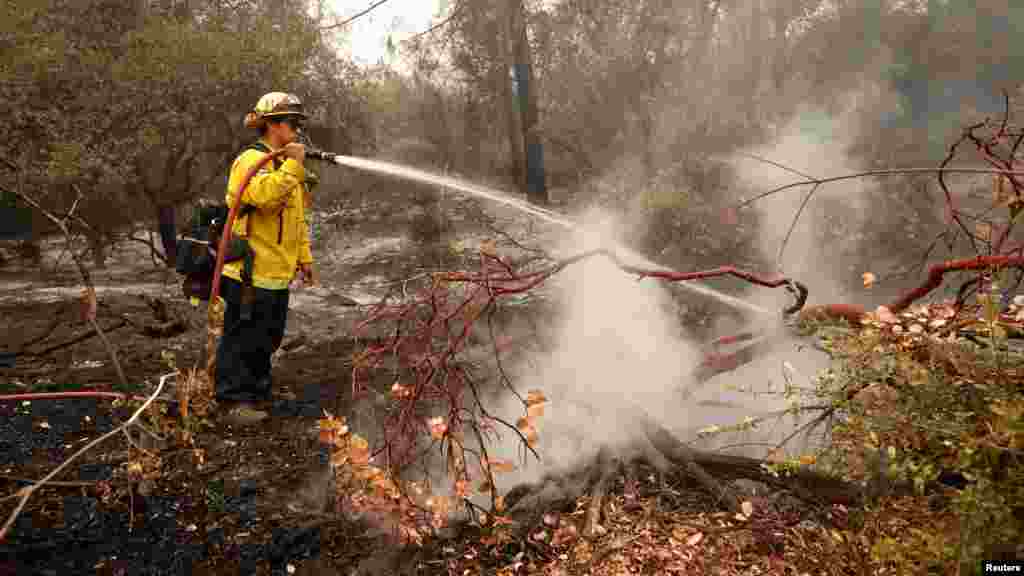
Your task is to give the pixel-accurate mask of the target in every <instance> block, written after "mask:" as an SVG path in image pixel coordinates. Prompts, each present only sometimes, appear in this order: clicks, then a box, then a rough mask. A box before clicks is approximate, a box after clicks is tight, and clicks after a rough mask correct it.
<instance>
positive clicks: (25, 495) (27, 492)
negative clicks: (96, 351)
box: [0, 372, 177, 542]
mask: <svg viewBox="0 0 1024 576" xmlns="http://www.w3.org/2000/svg"><path fill="white" fill-rule="evenodd" d="M173 376H177V372H175V373H173V374H166V375H164V376H161V377H160V383H159V384H158V385H157V387H156V390H155V391H154V392H153V394H151V395H150V396H149V398H148V399H147V400H146V402H145V403H143V404H142V406H140V407H139V408H138V410H136V411H135V413H134V414H132V416H131V418H129V419H128V420H127V421H125V422H124V423H123V424H121V425H120V426H118V427H117V428H115V429H113V430H111V431H110V432H107V433H106V434H104V435H103V436H100V437H99V438H96V439H95V440H93V441H92V442H89V443H88V444H86V445H85V446H83V447H82V448H80V449H79V450H78V451H77V452H75V453H74V454H72V455H71V457H69V458H68V459H67V460H65V461H64V462H63V463H61V465H60V466H58V467H56V468H54V469H53V471H51V472H50V473H49V474H47V475H46V476H45V477H43V478H42V479H41V480H39V481H38V482H36V483H35V484H32V485H31V486H26V487H24V488H22V489H21V490H19V491H18V492H19V493H20V494H21V500H20V501H19V502H18V505H17V507H15V509H14V511H12V512H11V514H10V516H8V517H7V521H6V522H5V523H4V526H3V528H2V529H0V542H3V541H4V539H5V538H6V537H7V533H8V531H9V530H10V529H11V526H13V525H14V521H15V520H16V519H17V518H18V515H19V514H21V511H22V510H23V509H24V508H25V504H26V503H27V502H28V499H29V498H31V497H32V494H33V493H35V491H36V490H38V489H39V488H41V487H43V486H44V485H46V483H47V482H49V481H50V480H52V479H53V477H55V476H56V475H58V474H60V473H61V471H62V470H64V469H65V468H67V466H68V465H69V464H71V463H72V462H74V461H75V459H77V458H78V457H79V456H81V455H82V454H84V453H86V452H87V451H89V450H90V449H92V448H93V447H95V446H97V445H99V444H101V443H102V442H104V441H105V440H107V439H109V438H111V437H113V436H116V435H118V434H121V433H122V432H123V431H124V430H126V429H127V428H128V427H129V426H131V425H132V424H133V423H135V421H136V420H138V418H139V415H141V414H142V413H143V412H145V411H146V409H147V408H149V405H150V404H152V403H153V401H154V400H156V397H157V396H159V395H160V392H162V391H163V389H164V384H165V383H166V382H167V379H168V378H171V377H173Z"/></svg>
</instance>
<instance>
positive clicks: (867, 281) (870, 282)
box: [861, 272, 878, 288]
mask: <svg viewBox="0 0 1024 576" xmlns="http://www.w3.org/2000/svg"><path fill="white" fill-rule="evenodd" d="M861 278H862V279H863V280H864V287H865V288H871V287H872V286H874V285H875V282H876V281H877V280H878V277H877V276H875V275H874V274H872V273H871V272H865V273H863V274H861Z"/></svg>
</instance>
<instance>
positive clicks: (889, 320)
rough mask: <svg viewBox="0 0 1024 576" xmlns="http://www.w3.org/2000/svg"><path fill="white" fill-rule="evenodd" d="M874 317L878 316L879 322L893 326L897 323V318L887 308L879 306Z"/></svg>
mask: <svg viewBox="0 0 1024 576" xmlns="http://www.w3.org/2000/svg"><path fill="white" fill-rule="evenodd" d="M875 315H876V316H878V320H879V321H881V322H885V323H886V324H895V323H897V322H899V318H897V317H896V315H895V314H893V313H892V311H891V310H889V308H888V307H887V306H879V307H878V308H876V309H875Z"/></svg>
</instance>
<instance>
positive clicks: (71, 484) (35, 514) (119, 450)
mask: <svg viewBox="0 0 1024 576" xmlns="http://www.w3.org/2000/svg"><path fill="white" fill-rule="evenodd" d="M459 206H462V207H463V208H466V210H460V209H459ZM445 214H446V218H445V221H443V222H437V221H436V218H433V217H431V216H430V215H428V214H425V212H424V211H423V209H422V204H419V205H417V204H416V203H413V204H412V208H411V209H410V203H409V202H408V201H403V198H402V197H401V196H400V195H398V196H396V197H393V198H380V197H377V198H375V199H374V200H373V202H372V203H367V202H364V203H363V204H362V205H360V206H355V207H348V208H346V209H345V210H335V211H334V212H333V214H320V215H319V220H315V222H316V223H315V226H316V227H317V228H318V229H319V230H318V232H317V236H316V240H315V252H316V254H317V258H318V271H319V274H320V280H321V287H318V288H316V289H313V290H301V291H296V292H294V293H293V299H292V313H291V315H290V317H289V326H288V333H287V335H286V339H285V344H284V348H286V349H287V351H286V352H284V353H282V355H281V356H280V358H279V359H278V360H277V363H276V366H275V369H274V378H275V382H274V387H275V397H276V400H275V401H274V403H273V405H272V406H271V413H272V418H271V419H270V420H269V422H268V423H266V425H261V426H260V427H258V428H242V429H232V428H231V427H229V426H227V425H225V424H223V423H222V422H219V421H218V420H217V419H216V418H211V419H209V420H208V421H207V422H206V423H205V426H204V427H203V428H202V429H201V430H199V431H198V432H197V434H196V437H195V445H196V446H198V447H200V448H201V449H202V450H203V451H204V459H205V461H204V462H203V463H202V464H201V465H200V464H198V463H197V462H196V461H195V459H194V458H193V453H192V452H191V451H190V450H184V449H181V448H178V447H175V446H174V445H171V446H169V447H167V448H165V449H163V450H162V451H160V453H159V455H160V471H159V474H158V476H157V477H156V479H155V480H154V482H153V483H152V484H151V485H149V484H147V485H144V486H140V485H135V484H126V483H125V482H124V481H122V480H121V479H120V476H118V475H117V474H116V470H117V469H118V467H120V466H121V465H122V464H124V463H125V462H126V461H127V460H128V458H129V450H128V444H127V443H126V441H125V440H124V439H123V438H120V437H115V438H112V439H110V440H108V441H107V442H105V443H104V444H102V445H100V446H97V447H96V448H95V449H93V450H91V451H90V452H88V453H86V454H85V455H83V456H82V457H80V458H79V459H78V460H76V462H75V463H74V464H72V465H71V466H70V467H69V468H68V469H67V470H65V472H63V473H62V474H61V475H60V476H59V477H58V478H56V479H55V481H56V482H57V484H55V485H51V486H48V487H46V488H44V489H41V490H39V491H37V492H36V493H35V494H34V495H33V497H32V498H31V499H30V501H29V503H28V505H27V507H26V508H25V509H24V511H23V512H22V513H21V515H20V516H19V518H18V519H17V521H16V524H15V525H14V527H13V529H12V532H11V533H10V534H9V535H8V537H7V539H6V540H5V541H4V542H2V543H0V558H3V560H0V574H18V575H23V574H25V575H27V574H41V575H45V574H55V575H56V574H60V575H64V574H94V573H95V574H122V575H129V574H286V573H288V571H287V569H288V568H289V566H291V567H292V568H293V569H294V568H296V567H298V570H299V572H298V573H300V574H301V573H307V574H314V573H315V574H333V573H339V574H340V573H345V574H347V573H350V569H351V568H353V567H355V566H356V565H358V564H359V562H360V561H362V560H364V559H366V558H368V557H370V556H372V555H373V554H374V552H373V551H374V546H375V544H374V543H375V540H374V539H373V538H371V537H370V536H368V535H365V534H364V533H363V532H362V531H361V530H360V529H359V528H358V527H356V526H354V525H348V524H345V523H339V522H331V523H325V522H323V521H319V520H316V517H315V516H311V515H310V514H306V513H304V512H302V511H299V512H296V511H294V510H291V509H289V507H288V506H287V504H288V503H289V502H292V501H294V500H295V498H296V495H299V496H302V495H303V494H304V493H308V492H310V491H314V492H315V491H316V490H317V486H321V485H323V483H322V482H318V481H317V480H318V479H322V478H323V477H324V470H325V462H326V454H325V453H324V452H322V450H321V449H320V448H319V447H318V445H317V443H316V434H315V424H316V420H317V418H318V417H319V416H321V415H322V414H323V412H324V411H325V410H326V411H328V412H331V413H333V414H345V415H348V414H350V412H351V409H352V406H351V398H350V396H351V391H352V387H351V356H352V352H353V349H354V346H356V345H357V342H356V341H354V340H353V338H352V326H353V325H354V323H355V322H356V321H357V320H358V319H360V318H361V317H362V314H363V313H364V312H365V311H366V309H367V306H368V305H369V304H371V303H373V302H375V301H376V299H377V298H379V297H381V296H383V295H384V294H385V293H386V292H388V291H390V290H394V289H395V288H396V286H397V287H398V288H399V289H400V288H401V286H400V285H396V284H394V282H395V281H396V280H400V279H402V278H407V277H409V276H413V275H415V274H417V273H422V272H424V271H429V270H430V269H431V268H432V267H435V266H445V267H451V266H453V265H457V264H458V255H457V251H456V252H453V251H452V250H451V249H450V243H451V241H452V239H453V238H455V237H456V236H457V237H458V238H459V239H461V240H463V241H466V240H468V241H469V243H470V244H469V245H470V249H472V245H471V243H472V242H473V239H472V238H473V236H472V234H473V233H474V232H475V233H476V234H487V228H486V224H487V222H485V221H484V220H483V219H482V216H481V213H480V212H479V211H478V210H477V209H476V207H475V206H472V205H470V204H461V205H459V204H456V205H452V204H451V203H450V201H449V203H448V204H447V205H446V210H445ZM478 237H479V236H478ZM61 246H62V243H61V242H57V241H53V242H52V243H50V245H48V246H46V247H45V248H44V250H45V252H44V259H43V262H42V266H41V267H37V266H34V265H30V264H25V263H21V264H20V265H19V263H17V262H16V261H14V260H12V259H8V261H7V263H6V265H5V267H4V268H3V269H0V283H2V284H3V287H2V290H0V318H2V319H3V320H2V322H3V324H4V333H5V338H4V344H3V345H2V346H0V352H4V353H6V354H5V355H4V358H3V360H4V363H2V364H0V394H17V393H24V392H38V391H76V390H79V391H81V390H112V391H119V392H132V393H135V394H140V395H141V394H146V393H148V392H149V391H150V390H152V389H153V386H154V385H155V383H156V381H157V379H158V377H159V375H160V374H164V373H167V372H168V371H169V368H168V366H167V364H165V355H166V354H167V353H170V354H171V356H172V357H173V359H174V361H175V363H176V365H177V366H179V367H182V368H186V369H187V368H189V367H191V366H193V365H194V364H195V363H196V362H198V360H199V355H200V350H201V348H202V346H203V336H202V335H203V334H204V328H203V323H204V316H205V314H204V309H203V308H200V309H191V308H190V307H189V306H188V304H187V303H186V302H185V301H184V300H183V298H181V297H180V284H179V282H180V278H178V277H177V276H176V275H175V274H174V273H173V271H170V272H168V271H167V270H163V269H160V268H157V267H154V266H153V263H152V262H151V261H150V258H149V257H148V254H147V252H146V250H147V249H146V248H144V247H142V246H136V245H129V244H125V245H121V246H120V247H119V248H118V249H117V250H115V251H114V253H113V254H112V256H111V259H110V261H109V262H108V263H107V266H106V267H105V268H102V269H96V270H93V275H94V278H93V280H94V282H95V284H96V285H97V292H98V295H99V298H98V299H99V312H98V321H99V324H100V325H101V326H102V327H103V328H104V329H105V330H106V332H107V334H108V336H109V338H110V339H111V340H112V341H113V343H114V345H115V347H116V349H117V354H118V357H119V360H120V363H121V365H122V368H123V370H124V372H125V374H126V377H127V380H128V383H129V385H128V386H127V387H125V386H123V385H121V384H120V383H119V382H118V377H117V372H116V370H115V368H114V366H113V365H112V363H111V362H110V361H109V356H108V354H107V352H106V350H105V348H104V346H103V344H102V342H101V340H100V339H99V338H96V337H92V336H91V334H92V330H91V328H90V327H89V326H88V325H87V324H85V323H83V322H81V321H80V319H79V317H78V316H77V314H78V303H77V300H76V295H77V294H78V293H79V291H80V290H81V285H80V283H79V280H78V278H77V276H76V274H75V273H74V269H73V267H71V266H70V261H69V260H68V258H67V257H66V255H63V256H62V254H61V252H62V250H61ZM168 319H176V320H183V321H184V322H183V323H182V324H183V326H179V327H177V329H171V330H169V331H166V332H164V333H157V332H154V331H153V328H154V327H156V326H160V325H166V324H167V323H168ZM371 337H372V334H371ZM11 354H17V357H16V358H15V359H14V360H13V362H12V361H11ZM166 397H167V399H168V400H172V399H173V397H174V396H173V393H170V394H167V395H166ZM169 405H170V406H171V410H172V413H173V403H171V404H169ZM133 409H134V408H129V407H128V406H119V407H115V406H114V403H113V402H112V401H111V400H110V399H96V398H73V399H72V398H66V399H59V400H49V399H48V400H34V401H32V402H22V401H4V400H0V495H7V494H12V493H14V492H15V491H16V490H17V489H18V488H20V487H21V486H24V485H26V481H27V480H30V479H37V478H40V477H42V476H44V475H45V474H46V473H47V472H49V471H50V470H52V469H53V468H54V467H55V466H57V465H58V464H59V463H60V462H62V461H63V460H64V459H65V458H67V457H68V456H69V455H71V454H72V453H73V452H74V451H76V450H77V449H78V448H80V447H81V446H82V445H84V444H85V443H86V442H88V441H89V440H91V439H93V438H96V437H97V436H99V435H101V434H103V433H104V432H106V431H109V430H111V429H112V428H114V427H116V426H117V425H118V424H119V423H120V422H123V421H124V420H125V419H127V418H128V417H129V415H130V414H131V411H132V410H133ZM62 483H63V484H62ZM108 485H109V486H111V487H112V490H111V491H110V492H109V493H105V492H104V490H105V488H106V487H107V486H108ZM0 497H2V496H0ZM323 497H324V495H323V494H321V495H320V499H321V500H322V499H323ZM310 498H314V499H316V498H315V497H313V496H310ZM308 499H309V498H307V500H308ZM14 503H15V501H14V500H13V499H7V500H5V501H0V514H2V515H3V517H4V518H6V516H7V514H9V513H10V511H11V510H13V507H14ZM318 505H319V504H318Z"/></svg>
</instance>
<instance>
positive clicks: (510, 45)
mask: <svg viewBox="0 0 1024 576" xmlns="http://www.w3.org/2000/svg"><path fill="white" fill-rule="evenodd" d="M519 2H520V0H509V6H508V8H509V14H508V17H507V18H506V26H505V34H506V38H505V40H506V42H505V54H506V59H505V62H506V66H505V73H504V74H503V78H502V86H503V87H504V91H505V94H506V100H507V105H508V108H507V114H506V120H507V121H508V142H509V148H510V152H511V154H512V174H513V177H514V181H515V184H516V188H518V189H519V190H526V170H525V167H526V166H525V165H526V163H525V162H524V158H523V133H522V131H521V130H520V128H519V120H520V114H519V113H518V110H519V95H518V94H517V93H516V90H515V89H514V88H513V84H512V82H511V81H510V78H509V77H508V74H509V72H510V71H511V69H512V67H513V66H514V62H515V61H516V60H517V58H516V53H517V51H516V44H517V42H516V38H518V36H517V35H516V20H517V15H518V14H519V8H520V4H519Z"/></svg>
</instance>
